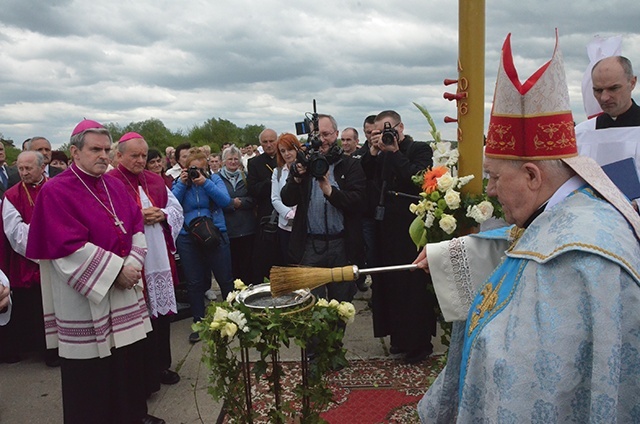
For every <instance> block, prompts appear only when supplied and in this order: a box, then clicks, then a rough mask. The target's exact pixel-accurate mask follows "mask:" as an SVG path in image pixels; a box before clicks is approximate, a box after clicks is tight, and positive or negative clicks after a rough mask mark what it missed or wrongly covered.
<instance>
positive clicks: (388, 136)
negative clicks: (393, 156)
mask: <svg viewBox="0 0 640 424" xmlns="http://www.w3.org/2000/svg"><path fill="white" fill-rule="evenodd" d="M394 131H395V130H388V131H387V130H385V132H384V133H383V134H382V143H384V144H386V145H387V146H390V145H392V144H393V142H394V141H395V139H396V137H395V134H393V132H394Z"/></svg>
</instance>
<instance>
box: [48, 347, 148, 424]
mask: <svg viewBox="0 0 640 424" xmlns="http://www.w3.org/2000/svg"><path fill="white" fill-rule="evenodd" d="M144 344H145V340H140V341H138V342H136V343H134V344H132V345H129V346H124V347H121V348H118V349H112V351H111V356H108V357H106V358H92V359H65V358H60V371H61V373H62V407H63V412H64V422H65V424H86V423H92V424H133V423H136V422H139V421H140V420H141V419H142V418H143V417H144V416H145V415H146V414H147V401H146V393H145V388H144V386H145V381H144Z"/></svg>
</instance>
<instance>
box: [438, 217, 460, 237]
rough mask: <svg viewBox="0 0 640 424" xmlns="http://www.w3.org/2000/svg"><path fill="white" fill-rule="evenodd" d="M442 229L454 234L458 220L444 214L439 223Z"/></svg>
mask: <svg viewBox="0 0 640 424" xmlns="http://www.w3.org/2000/svg"><path fill="white" fill-rule="evenodd" d="M439 225H440V228H442V231H444V232H445V233H447V234H452V233H453V232H454V231H455V230H456V225H457V222H456V219H455V218H454V217H453V216H452V215H448V214H446V213H443V214H442V218H440V222H439Z"/></svg>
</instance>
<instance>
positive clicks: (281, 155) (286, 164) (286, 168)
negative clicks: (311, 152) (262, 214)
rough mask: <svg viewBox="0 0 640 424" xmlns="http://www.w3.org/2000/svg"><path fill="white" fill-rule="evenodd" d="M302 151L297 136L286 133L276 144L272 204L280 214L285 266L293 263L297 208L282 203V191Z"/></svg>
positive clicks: (280, 240) (281, 241) (280, 239)
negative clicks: (291, 249)
mask: <svg viewBox="0 0 640 424" xmlns="http://www.w3.org/2000/svg"><path fill="white" fill-rule="evenodd" d="M301 149H302V144H300V141H299V140H298V138H297V137H296V136H295V135H293V134H291V133H284V134H280V137H278V141H277V144H276V158H277V161H278V167H277V168H276V169H275V170H274V171H273V174H272V177H271V204H272V205H273V208H274V209H275V211H276V212H277V213H278V230H277V231H278V245H279V246H280V251H281V252H282V259H283V262H284V264H290V263H292V260H291V258H289V253H288V250H289V237H290V236H291V227H292V225H293V217H294V216H295V214H296V207H295V206H293V207H289V206H286V205H285V204H284V203H282V199H281V198H280V190H282V187H284V185H285V184H286V182H287V178H288V177H289V172H290V168H291V167H292V166H294V164H295V163H296V157H297V154H298V152H299V151H300V150H301Z"/></svg>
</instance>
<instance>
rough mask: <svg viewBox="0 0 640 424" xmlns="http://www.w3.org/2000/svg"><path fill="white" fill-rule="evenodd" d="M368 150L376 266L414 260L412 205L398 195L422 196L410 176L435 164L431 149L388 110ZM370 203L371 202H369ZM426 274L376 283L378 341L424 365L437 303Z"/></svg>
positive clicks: (379, 279) (387, 278)
mask: <svg viewBox="0 0 640 424" xmlns="http://www.w3.org/2000/svg"><path fill="white" fill-rule="evenodd" d="M375 125H376V126H375V130H374V131H373V133H372V135H371V145H370V148H369V151H368V152H365V154H364V155H363V156H362V167H363V168H364V170H365V172H366V174H367V176H368V177H369V178H373V179H374V184H375V188H376V191H377V193H376V194H375V201H376V205H375V206H370V207H373V208H374V211H375V213H374V215H375V219H376V221H377V223H378V226H377V231H376V233H377V234H376V235H377V243H376V245H377V246H376V253H377V265H379V266H389V265H404V264H410V263H412V262H413V258H415V256H416V247H415V245H414V244H413V242H412V241H411V238H410V237H409V225H410V224H411V222H412V221H413V219H414V218H415V215H413V214H412V213H411V212H410V211H409V205H410V204H411V203H412V202H413V201H414V200H412V199H410V198H407V197H404V196H402V195H396V194H395V193H404V194H410V195H418V194H419V192H420V188H419V187H418V186H416V185H415V184H414V183H413V182H412V181H411V177H412V176H413V175H415V174H417V173H418V172H419V171H422V170H424V169H425V168H427V167H428V166H431V164H432V161H431V156H432V151H431V148H430V147H429V146H428V145H427V143H421V142H415V141H413V139H412V138H411V137H410V136H408V135H405V134H404V124H403V123H402V119H401V117H400V115H399V114H398V113H397V112H395V111H393V110H387V111H384V112H380V113H379V114H378V115H377V116H376V118H375ZM370 204H371V202H370ZM430 284H431V280H430V279H429V277H428V276H427V275H426V274H424V273H417V272H409V271H404V272H394V273H386V274H379V275H378V276H376V278H375V279H374V280H373V284H372V294H371V297H372V303H373V331H374V336H375V337H385V336H391V348H390V351H391V353H404V354H406V356H405V361H406V362H408V363H415V362H420V361H422V360H423V359H425V358H426V357H427V356H428V355H429V354H430V353H431V352H432V350H433V347H432V345H431V336H432V335H435V329H436V316H435V312H434V307H435V305H436V299H435V296H434V293H433V291H432V289H430V288H429V287H428V286H429V285H430Z"/></svg>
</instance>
